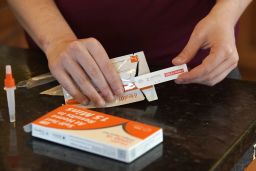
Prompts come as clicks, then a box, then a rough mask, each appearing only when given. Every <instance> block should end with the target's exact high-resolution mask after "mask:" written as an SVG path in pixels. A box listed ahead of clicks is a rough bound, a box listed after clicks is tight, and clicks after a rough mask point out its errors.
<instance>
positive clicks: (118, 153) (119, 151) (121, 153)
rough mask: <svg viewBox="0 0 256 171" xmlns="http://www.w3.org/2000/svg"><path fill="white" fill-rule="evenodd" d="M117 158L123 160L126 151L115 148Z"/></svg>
mask: <svg viewBox="0 0 256 171" xmlns="http://www.w3.org/2000/svg"><path fill="white" fill-rule="evenodd" d="M117 158H118V159H121V160H125V159H126V152H125V151H124V150H120V149H118V150H117Z"/></svg>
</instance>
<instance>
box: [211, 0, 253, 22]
mask: <svg viewBox="0 0 256 171" xmlns="http://www.w3.org/2000/svg"><path fill="white" fill-rule="evenodd" d="M251 2H252V0H217V2H216V4H215V6H214V7H213V8H212V10H211V12H210V15H214V16H217V18H219V19H221V20H222V22H223V21H224V23H226V24H229V25H231V26H235V24H236V23H237V21H238V19H239V18H240V16H241V15H242V14H243V12H244V11H245V9H246V8H247V6H248V5H249V4H250V3H251Z"/></svg>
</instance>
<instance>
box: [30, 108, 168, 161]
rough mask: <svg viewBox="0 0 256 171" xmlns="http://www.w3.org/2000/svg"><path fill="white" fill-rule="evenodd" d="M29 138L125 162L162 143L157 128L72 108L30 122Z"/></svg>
mask: <svg viewBox="0 0 256 171" xmlns="http://www.w3.org/2000/svg"><path fill="white" fill-rule="evenodd" d="M32 136H34V137H38V138H42V139H45V140H48V141H52V142H55V143H59V144H62V145H66V146H69V147H73V148H76V149H80V150H84V151H88V152H91V153H95V154H98V155H102V156H105V157H109V158H112V159H116V160H119V161H123V162H127V163H128V162H132V161H133V160H135V159H136V158H138V157H139V156H141V155H142V154H144V153H146V152H147V151H148V150H150V149H152V148H153V147H155V146H156V145H158V144H159V143H161V142H162V141H163V131H162V129H161V128H158V127H155V126H151V125H146V124H143V123H139V122H135V121H131V120H128V119H124V118H120V117H116V116H112V115H108V114H104V113H100V112H96V111H92V110H88V109H86V108H84V107H81V106H75V105H63V106H61V107H59V108H57V109H55V110H53V111H51V112H49V113H47V114H46V115H44V116H42V117H40V118H39V119H37V120H35V121H34V122H32Z"/></svg>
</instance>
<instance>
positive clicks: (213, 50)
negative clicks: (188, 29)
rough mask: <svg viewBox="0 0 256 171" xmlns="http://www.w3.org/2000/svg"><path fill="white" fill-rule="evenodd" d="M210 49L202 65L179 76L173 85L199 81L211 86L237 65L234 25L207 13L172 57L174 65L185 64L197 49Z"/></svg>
mask: <svg viewBox="0 0 256 171" xmlns="http://www.w3.org/2000/svg"><path fill="white" fill-rule="evenodd" d="M200 48H202V49H210V53H209V55H208V56H207V57H206V58H205V59H204V60H203V62H202V64H200V65H199V66H197V67H195V68H193V69H192V70H191V71H189V72H187V73H184V74H182V75H180V76H179V78H178V79H177V80H175V82H176V83H177V84H188V83H199V84H204V85H209V86H213V85H215V84H217V83H218V82H220V81H222V80H223V79H224V78H225V77H226V76H227V75H228V74H229V73H230V72H231V71H232V70H233V69H234V68H236V67H237V64H238V59H239V56H238V53H237V49H236V44H235V35H234V25H232V24H230V23H228V22H227V21H223V19H221V18H219V17H217V16H215V15H208V16H206V17H205V18H204V19H202V20H201V21H200V22H199V23H198V24H197V25H196V27H195V29H194V31H193V33H192V35H191V37H190V39H189V41H188V43H187V45H186V46H185V48H184V49H183V50H182V52H181V53H180V54H179V55H178V56H177V57H176V58H174V59H173V60H172V63H173V64H174V65H181V64H184V63H188V62H189V61H190V60H191V59H192V58H193V57H194V55H196V53H197V51H198V50H199V49H200Z"/></svg>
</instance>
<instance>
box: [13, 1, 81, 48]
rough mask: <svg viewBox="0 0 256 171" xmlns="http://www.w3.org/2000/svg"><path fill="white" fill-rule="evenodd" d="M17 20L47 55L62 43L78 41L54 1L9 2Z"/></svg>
mask: <svg viewBox="0 0 256 171" xmlns="http://www.w3.org/2000/svg"><path fill="white" fill-rule="evenodd" d="M8 3H9V5H10V6H11V8H12V10H13V11H14V13H15V15H16V17H17V19H18V20H19V22H20V24H21V25H22V26H23V27H24V29H25V30H26V31H27V32H28V33H29V34H30V36H31V37H32V38H33V39H34V41H35V42H36V43H37V45H38V46H39V47H40V48H41V49H42V50H43V51H44V52H45V53H46V52H47V51H48V49H49V48H51V47H53V46H54V45H55V44H58V43H59V42H60V41H65V40H66V41H68V40H74V39H76V36H75V34H74V33H73V31H72V30H71V28H70V27H69V25H68V24H67V22H66V21H65V19H64V18H63V16H62V15H61V13H60V12H59V10H58V8H57V7H56V5H55V3H54V1H53V0H22V1H21V0H8Z"/></svg>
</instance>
